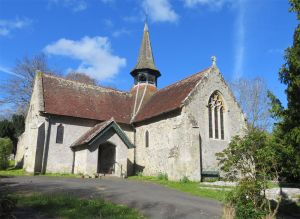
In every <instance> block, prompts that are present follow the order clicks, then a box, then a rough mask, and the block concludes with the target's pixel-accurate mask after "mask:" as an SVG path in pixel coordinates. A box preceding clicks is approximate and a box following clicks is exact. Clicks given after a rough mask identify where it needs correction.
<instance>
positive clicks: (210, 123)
mask: <svg viewBox="0 0 300 219" xmlns="http://www.w3.org/2000/svg"><path fill="white" fill-rule="evenodd" d="M208 120H209V121H208V122H209V137H210V138H212V137H213V129H212V111H211V107H208Z"/></svg>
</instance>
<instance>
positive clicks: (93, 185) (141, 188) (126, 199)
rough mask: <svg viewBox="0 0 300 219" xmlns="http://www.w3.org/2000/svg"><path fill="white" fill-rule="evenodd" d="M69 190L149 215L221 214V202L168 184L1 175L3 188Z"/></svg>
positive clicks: (158, 218)
mask: <svg viewBox="0 0 300 219" xmlns="http://www.w3.org/2000/svg"><path fill="white" fill-rule="evenodd" d="M11 191H12V192H18V193H24V194H26V193H32V192H42V193H58V194H61V193H68V194H72V195H75V196H77V197H80V198H97V197H100V198H103V199H105V200H108V201H111V202H113V203H117V204H123V205H127V206H129V207H131V208H136V209H138V210H139V211H140V212H141V213H142V214H144V215H145V216H146V217H147V218H154V219H165V218H174V219H175V218H176V219H177V218H180V219H183V218H188V219H202V218H203V219H204V218H209V219H212V218H221V214H222V205H221V203H219V202H217V201H213V200H209V199H205V198H199V197H194V196H191V195H188V194H185V193H182V192H178V191H176V190H172V189H168V188H166V187H164V186H161V185H157V184H153V183H148V182H140V181H133V180H123V179H114V178H108V179H106V178H105V179H77V178H63V177H46V176H22V177H6V178H0V192H11Z"/></svg>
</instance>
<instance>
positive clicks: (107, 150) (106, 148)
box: [97, 142, 116, 174]
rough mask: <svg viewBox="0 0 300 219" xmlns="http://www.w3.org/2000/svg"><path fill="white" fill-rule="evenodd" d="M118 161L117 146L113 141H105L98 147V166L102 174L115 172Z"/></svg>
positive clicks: (98, 170)
mask: <svg viewBox="0 0 300 219" xmlns="http://www.w3.org/2000/svg"><path fill="white" fill-rule="evenodd" d="M115 163H116V146H115V145H114V144H112V143H109V142H107V143H104V144H101V145H100V146H99V149H98V168H97V172H98V173H101V174H114V173H115Z"/></svg>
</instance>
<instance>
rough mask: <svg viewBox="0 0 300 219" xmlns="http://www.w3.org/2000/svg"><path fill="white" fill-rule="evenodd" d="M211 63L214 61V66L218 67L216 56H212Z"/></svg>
mask: <svg viewBox="0 0 300 219" xmlns="http://www.w3.org/2000/svg"><path fill="white" fill-rule="evenodd" d="M211 61H212V66H213V67H215V66H216V65H217V57H216V56H212V57H211Z"/></svg>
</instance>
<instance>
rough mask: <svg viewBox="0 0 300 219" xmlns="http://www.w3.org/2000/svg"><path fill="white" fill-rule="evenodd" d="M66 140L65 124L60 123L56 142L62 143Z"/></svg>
mask: <svg viewBox="0 0 300 219" xmlns="http://www.w3.org/2000/svg"><path fill="white" fill-rule="evenodd" d="M63 141H64V126H63V125H62V124H59V126H57V130H56V143H58V144H62V143H63Z"/></svg>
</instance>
